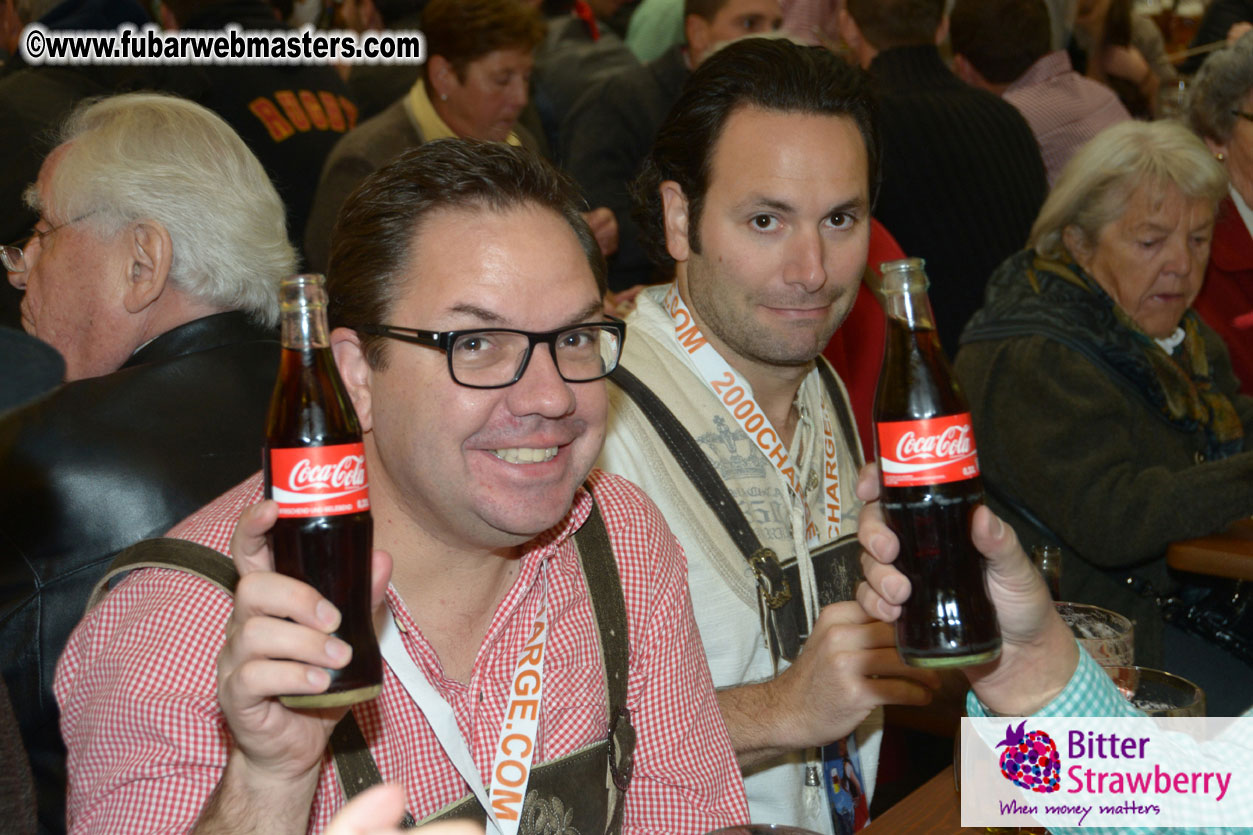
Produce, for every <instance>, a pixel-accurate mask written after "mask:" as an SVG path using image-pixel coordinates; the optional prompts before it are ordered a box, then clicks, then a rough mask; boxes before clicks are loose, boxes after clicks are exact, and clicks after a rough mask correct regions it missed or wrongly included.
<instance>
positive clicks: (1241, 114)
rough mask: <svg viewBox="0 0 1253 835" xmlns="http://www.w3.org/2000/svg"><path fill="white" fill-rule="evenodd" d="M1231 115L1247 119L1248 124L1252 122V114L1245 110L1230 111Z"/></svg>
mask: <svg viewBox="0 0 1253 835" xmlns="http://www.w3.org/2000/svg"><path fill="white" fill-rule="evenodd" d="M1231 115H1232V116H1239V117H1240V118H1241V119H1248V120H1249V121H1250V122H1253V113H1250V112H1248V111H1247V110H1239V109H1236V110H1232V111H1231Z"/></svg>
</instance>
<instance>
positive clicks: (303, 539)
mask: <svg viewBox="0 0 1253 835" xmlns="http://www.w3.org/2000/svg"><path fill="white" fill-rule="evenodd" d="M266 438H267V443H266V448H265V451H264V454H263V456H262V457H263V459H264V462H265V463H264V466H265V485H266V497H267V498H269V497H270V484H271V477H270V449H281V448H291V447H308V446H331V445H334V444H348V443H359V442H360V441H361V430H360V425H359V424H358V422H357V413H356V411H355V410H354V409H353V406H352V402H351V401H350V400H349V398H348V395H347V392H346V391H345V390H344V387H343V383H342V381H341V380H340V378H339V374H338V372H337V371H336V370H335V365H334V359H333V358H332V356H331V352H330V349H328V348H314V349H309V350H296V349H289V348H284V349H283V353H282V357H281V359H280V362H279V375H278V381H277V382H276V383H275V386H274V394H273V396H272V399H271V402H270V413H269V419H268V424H267V427H266ZM267 540H268V542H269V545H270V553H272V554H273V555H274V568H275V570H276V571H278V572H279V573H281V574H286V575H287V576H289V577H294V578H296V579H297V580H301V581H303V582H305V583H308V584H309V585H311V586H313V587H314V588H315V589H317V590H318V592H320V593H321V594H322V596H324V597H325V598H326V599H327V600H329V601H330V602H331V603H332V604H334V605H335V607H336V608H337V609H339V612H340V616H341V620H340V626H339V628H338V629H337V630H336V631H335V632H334V633H332V634H334V635H335V637H337V638H339V639H341V640H343V641H345V642H346V643H347V644H348V645H349V646H351V647H352V659H351V660H350V661H349V662H348V665H347V666H346V667H343V668H342V669H339V670H327V672H329V673H330V675H331V684H330V687H329V688H328V689H327V690H326V692H325V693H321V694H318V695H315V696H283V697H282V701H283V702H284V704H287V705H289V706H292V707H334V706H340V705H346V704H354V703H356V702H360V701H365V700H367V699H371V698H373V697H374V696H376V695H377V694H378V692H379V689H380V688H381V686H382V681H383V660H382V657H381V655H380V654H379V647H378V639H377V638H376V637H375V635H374V625H373V621H372V618H371V611H370V563H371V552H372V550H373V547H374V521H373V518H372V517H371V516H370V513H369V511H364V512H360V513H350V514H339V515H335V516H323V517H313V518H305V519H279V520H278V521H277V522H275V524H274V527H273V528H272V529H271V530H270V532H269V534H268V535H267Z"/></svg>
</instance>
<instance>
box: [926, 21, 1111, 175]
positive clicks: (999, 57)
mask: <svg viewBox="0 0 1253 835" xmlns="http://www.w3.org/2000/svg"><path fill="white" fill-rule="evenodd" d="M949 37H950V38H951V39H952V43H953V71H954V72H956V73H957V74H958V75H959V76H960V77H961V78H962V80H963V81H965V82H967V83H968V84H973V85H974V86H976V87H980V88H982V89H984V90H987V91H988V92H990V93H995V94H996V95H998V96H1000V97H1001V98H1003V99H1005V101H1007V102H1009V103H1010V104H1012V105H1013V106H1014V107H1016V108H1018V112H1020V113H1022V115H1023V117H1024V118H1025V119H1026V120H1027V124H1028V125H1030V126H1031V132H1032V133H1033V134H1035V139H1036V142H1038V143H1039V145H1040V155H1041V156H1042V157H1043V158H1044V167H1045V169H1047V171H1048V178H1049V185H1052V184H1053V183H1054V182H1055V181H1056V180H1057V177H1058V175H1059V174H1061V171H1062V166H1063V165H1065V164H1066V162H1067V161H1068V160H1069V159H1070V158H1071V156H1073V155H1074V153H1075V151H1077V150H1079V149H1080V148H1081V147H1083V145H1084V143H1086V142H1087V141H1088V140H1089V139H1091V138H1092V137H1094V136H1096V135H1097V134H1098V133H1100V132H1101V131H1102V130H1104V129H1105V128H1107V127H1109V126H1110V125H1113V124H1117V123H1118V122H1122V121H1126V120H1127V119H1130V118H1131V114H1129V113H1128V112H1127V108H1125V107H1123V105H1122V102H1120V101H1119V100H1118V96H1117V95H1116V94H1115V93H1114V91H1113V90H1111V89H1110V88H1109V87H1106V86H1105V85H1104V84H1101V83H1100V82H1099V81H1096V80H1094V79H1091V78H1087V77H1085V76H1082V75H1080V74H1079V73H1077V72H1075V71H1074V69H1073V68H1072V67H1071V65H1070V56H1069V55H1068V54H1067V53H1066V51H1065V50H1061V49H1057V50H1054V49H1050V47H1049V15H1048V7H1047V6H1045V4H1044V0H958V2H956V3H955V4H954V5H953V10H952V13H951V16H950V22H949Z"/></svg>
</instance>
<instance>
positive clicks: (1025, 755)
mask: <svg viewBox="0 0 1253 835" xmlns="http://www.w3.org/2000/svg"><path fill="white" fill-rule="evenodd" d="M1026 727H1027V723H1026V721H1025V720H1024V721H1023V723H1022V724H1021V725H1019V726H1018V727H1017V728H1015V727H1014V726H1013V725H1006V726H1005V739H1003V740H1002V741H1001V742H999V743H997V746H996V747H997V748H1000V747H1001V746H1002V745H1004V746H1007V747H1006V748H1005V750H1004V751H1002V752H1001V774H1003V775H1004V776H1005V779H1006V780H1009V781H1010V782H1011V783H1013V784H1014V785H1015V786H1022V787H1023V788H1024V789H1030V790H1031V791H1033V792H1039V793H1041V794H1049V793H1051V792H1055V791H1057V790H1058V789H1059V788H1060V787H1061V773H1062V761H1061V758H1060V757H1059V756H1058V754H1057V744H1056V743H1054V742H1053V738H1052V737H1050V736H1049V735H1048V734H1046V733H1045V732H1044V731H1026V732H1025V733H1024V729H1025V728H1026Z"/></svg>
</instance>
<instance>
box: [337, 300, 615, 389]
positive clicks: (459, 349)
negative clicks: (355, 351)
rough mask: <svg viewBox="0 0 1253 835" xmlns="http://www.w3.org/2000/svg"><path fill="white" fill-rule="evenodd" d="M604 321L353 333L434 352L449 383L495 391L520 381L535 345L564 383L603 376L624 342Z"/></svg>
mask: <svg viewBox="0 0 1253 835" xmlns="http://www.w3.org/2000/svg"><path fill="white" fill-rule="evenodd" d="M608 319H609V321H607V322H588V323H586V324H582V325H571V326H570V327H568V328H560V329H558V330H555V331H547V332H545V333H532V332H530V331H520V330H513V329H511V328H474V329H471V330H463V331H423V330H417V329H415V328H401V327H396V326H395V325H360V326H358V327H357V328H356V330H357V331H359V332H360V333H368V334H372V335H374V336H386V337H388V338H390V339H399V340H400V341H401V342H411V343H413V344H414V345H425V346H427V347H428V348H439V349H440V350H442V351H443V352H444V353H445V354H446V355H447V356H448V373H449V374H451V375H452V378H453V381H454V382H456V383H459V384H460V385H463V386H468V387H469V388H475V389H498V388H505V387H506V386H511V385H513V384H514V383H516V382H518V380H521V379H522V375H523V374H524V373H526V367H527V364H528V363H529V362H530V361H531V352H532V351H533V350H534V349H535V346H536V345H547V346H548V350H549V352H550V353H551V354H552V358H553V365H554V366H556V368H557V373H558V374H560V375H561V379H563V380H565V381H566V382H568V383H590V382H591V381H592V380H599V379H600V378H601V377H605V376H608V375H609V374H610V373H612V372H613V370H614V369H615V368H617V367H618V360H619V358H621V356H622V342H623V340H624V339H626V323H625V322H623V321H622V320H621V319H616V318H614V317H612V316H610V317H608Z"/></svg>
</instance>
